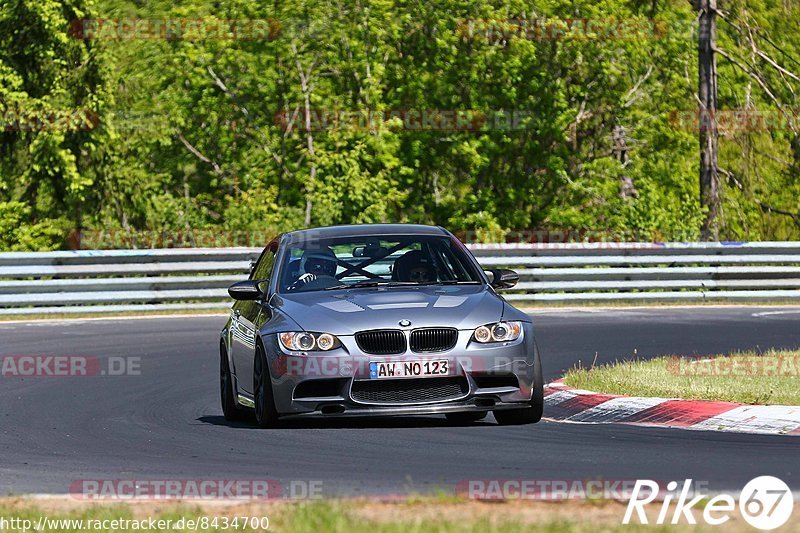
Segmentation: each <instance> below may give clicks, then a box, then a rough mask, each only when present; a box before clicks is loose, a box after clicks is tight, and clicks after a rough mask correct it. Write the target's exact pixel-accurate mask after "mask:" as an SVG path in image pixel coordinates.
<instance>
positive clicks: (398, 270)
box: [278, 235, 483, 293]
mask: <svg viewBox="0 0 800 533" xmlns="http://www.w3.org/2000/svg"><path fill="white" fill-rule="evenodd" d="M279 272H280V274H279V279H278V291H279V292H288V293H293V292H307V291H316V290H335V289H348V288H359V287H374V286H404V285H434V284H458V283H482V282H483V279H482V277H481V275H480V272H479V271H478V269H477V268H476V267H475V266H473V263H472V262H471V261H470V260H469V258H468V257H467V255H466V253H465V252H464V250H463V249H462V247H461V246H459V245H458V243H457V242H455V241H454V240H452V239H451V238H450V237H448V236H445V235H443V236H420V235H406V236H402V235H391V236H384V237H382V236H370V237H364V236H360V237H336V238H330V239H313V240H310V241H306V242H298V243H296V244H290V245H289V247H288V249H287V252H286V253H285V254H284V256H283V261H282V264H281V267H280V271H279Z"/></svg>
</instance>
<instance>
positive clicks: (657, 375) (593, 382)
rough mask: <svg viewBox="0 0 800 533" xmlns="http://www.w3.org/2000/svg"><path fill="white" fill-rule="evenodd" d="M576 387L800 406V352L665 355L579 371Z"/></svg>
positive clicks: (570, 378) (572, 382)
mask: <svg viewBox="0 0 800 533" xmlns="http://www.w3.org/2000/svg"><path fill="white" fill-rule="evenodd" d="M564 382H565V383H566V384H567V385H569V386H570V387H575V388H579V389H587V390H591V391H596V392H605V393H609V394H624V395H628V396H656V397H661V398H685V399H692V400H716V401H728V402H736V403H743V404H753V405H800V351H769V352H766V353H763V354H756V353H739V354H733V355H729V356H708V357H703V358H695V357H692V358H681V357H677V356H670V357H660V358H656V359H651V360H648V361H640V360H633V361H622V362H617V363H613V364H609V365H603V366H598V367H591V368H586V367H583V366H578V367H576V368H573V369H572V370H570V371H569V372H567V375H566V377H565V380H564Z"/></svg>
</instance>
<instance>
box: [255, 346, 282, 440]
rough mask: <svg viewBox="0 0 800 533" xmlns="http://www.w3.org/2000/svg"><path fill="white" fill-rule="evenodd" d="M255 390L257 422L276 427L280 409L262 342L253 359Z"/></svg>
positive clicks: (264, 425)
mask: <svg viewBox="0 0 800 533" xmlns="http://www.w3.org/2000/svg"><path fill="white" fill-rule="evenodd" d="M253 390H255V398H254V402H253V403H255V406H254V408H255V415H256V423H257V424H258V425H259V426H261V427H262V428H268V427H275V426H276V425H277V424H278V411H277V409H276V408H275V397H274V396H273V395H272V378H271V377H270V374H269V366H267V357H266V354H264V348H262V347H261V344H258V345H256V357H255V361H253Z"/></svg>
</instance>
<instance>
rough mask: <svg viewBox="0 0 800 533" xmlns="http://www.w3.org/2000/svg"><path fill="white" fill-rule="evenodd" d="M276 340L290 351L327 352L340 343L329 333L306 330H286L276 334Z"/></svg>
mask: <svg viewBox="0 0 800 533" xmlns="http://www.w3.org/2000/svg"><path fill="white" fill-rule="evenodd" d="M278 340H280V342H281V344H282V345H283V347H284V348H286V349H287V350H290V351H292V352H317V351H321V352H327V351H328V350H333V349H334V348H338V347H339V346H341V345H342V343H341V342H339V339H337V338H336V337H335V336H333V335H331V334H330V333H309V332H307V331H287V332H285V333H279V334H278Z"/></svg>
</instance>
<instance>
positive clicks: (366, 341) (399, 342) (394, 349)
mask: <svg viewBox="0 0 800 533" xmlns="http://www.w3.org/2000/svg"><path fill="white" fill-rule="evenodd" d="M355 337H356V344H358V347H359V348H360V349H361V351H362V352H364V353H366V354H369V355H393V354H400V353H403V352H405V351H406V336H405V335H404V334H403V332H402V331H400V330H397V329H376V330H372V331H359V332H358V333H356V335H355Z"/></svg>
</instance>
